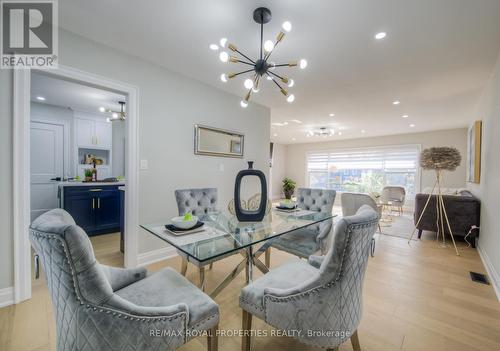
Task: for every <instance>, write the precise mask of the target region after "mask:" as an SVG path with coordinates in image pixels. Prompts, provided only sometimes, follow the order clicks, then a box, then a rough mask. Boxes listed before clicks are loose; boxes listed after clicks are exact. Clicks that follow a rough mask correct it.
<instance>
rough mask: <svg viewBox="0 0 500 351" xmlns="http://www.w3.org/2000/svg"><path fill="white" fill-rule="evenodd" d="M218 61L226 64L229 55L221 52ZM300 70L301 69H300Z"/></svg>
mask: <svg viewBox="0 0 500 351" xmlns="http://www.w3.org/2000/svg"><path fill="white" fill-rule="evenodd" d="M219 59H220V60H221V61H222V62H227V61H229V54H228V53H227V52H225V51H222V52H221V53H220V54H219ZM301 68H302V67H301Z"/></svg>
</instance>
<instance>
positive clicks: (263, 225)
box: [141, 209, 336, 262]
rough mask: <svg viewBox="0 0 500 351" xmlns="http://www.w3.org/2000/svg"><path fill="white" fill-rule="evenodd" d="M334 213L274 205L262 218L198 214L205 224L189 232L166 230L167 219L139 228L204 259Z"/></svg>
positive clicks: (315, 222)
mask: <svg viewBox="0 0 500 351" xmlns="http://www.w3.org/2000/svg"><path fill="white" fill-rule="evenodd" d="M333 217H336V215H333V214H331V213H330V214H326V213H319V212H314V211H306V210H300V211H297V212H281V211H278V210H275V209H273V210H272V211H271V212H270V213H269V214H268V215H267V216H266V217H265V218H264V220H263V221H262V222H239V221H238V219H237V218H236V217H234V216H228V215H225V214H223V213H220V212H216V213H208V214H204V215H202V216H198V218H199V220H200V221H202V222H203V223H204V226H203V227H201V228H200V230H198V231H193V233H192V234H183V235H175V234H172V233H171V232H169V231H167V229H166V228H165V225H168V224H171V222H170V220H165V221H160V222H156V223H151V224H143V225H141V228H143V229H145V230H146V231H148V232H149V233H151V234H153V235H155V236H157V237H158V238H160V239H162V240H164V241H166V242H167V243H169V244H170V245H172V246H174V247H176V248H177V249H179V250H181V251H182V252H184V253H185V254H187V255H188V256H190V257H192V258H194V259H195V260H197V261H199V262H203V261H208V260H213V259H214V258H216V257H219V256H224V255H227V254H230V253H232V252H234V251H238V250H241V249H243V248H246V247H249V246H252V245H255V244H258V243H264V242H266V241H267V240H269V239H272V238H276V237H278V236H281V235H284V234H287V233H289V232H292V231H294V230H296V229H300V228H305V227H308V226H312V225H315V224H318V223H321V222H323V221H327V220H331V219H332V218H333Z"/></svg>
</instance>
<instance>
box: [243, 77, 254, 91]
mask: <svg viewBox="0 0 500 351" xmlns="http://www.w3.org/2000/svg"><path fill="white" fill-rule="evenodd" d="M243 85H244V86H245V88H247V89H252V88H253V80H251V79H250V78H247V79H245V81H244V82H243Z"/></svg>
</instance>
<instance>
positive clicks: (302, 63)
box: [299, 59, 307, 69]
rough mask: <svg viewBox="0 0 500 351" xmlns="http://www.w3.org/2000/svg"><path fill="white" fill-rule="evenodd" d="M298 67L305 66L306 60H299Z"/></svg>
mask: <svg viewBox="0 0 500 351" xmlns="http://www.w3.org/2000/svg"><path fill="white" fill-rule="evenodd" d="M299 67H300V69H304V68H306V67H307V60H306V59H302V60H300V62H299Z"/></svg>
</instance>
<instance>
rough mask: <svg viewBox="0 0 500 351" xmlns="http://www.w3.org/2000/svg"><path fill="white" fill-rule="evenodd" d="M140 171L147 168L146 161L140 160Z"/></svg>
mask: <svg viewBox="0 0 500 351" xmlns="http://www.w3.org/2000/svg"><path fill="white" fill-rule="evenodd" d="M140 167H141V169H148V168H149V166H148V160H141V165H140Z"/></svg>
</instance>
